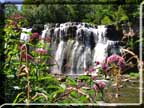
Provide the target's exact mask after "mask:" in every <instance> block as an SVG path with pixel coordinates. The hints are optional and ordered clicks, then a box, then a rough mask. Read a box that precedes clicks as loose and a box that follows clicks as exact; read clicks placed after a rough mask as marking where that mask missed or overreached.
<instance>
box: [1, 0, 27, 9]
mask: <svg viewBox="0 0 144 108" xmlns="http://www.w3.org/2000/svg"><path fill="white" fill-rule="evenodd" d="M23 1H24V0H0V2H2V3H4V2H13V3H22V2H23ZM16 6H17V7H18V10H20V9H21V4H16Z"/></svg>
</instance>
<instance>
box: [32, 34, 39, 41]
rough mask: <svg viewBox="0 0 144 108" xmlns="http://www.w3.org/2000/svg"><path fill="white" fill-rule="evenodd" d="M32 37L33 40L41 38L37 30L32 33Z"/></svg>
mask: <svg viewBox="0 0 144 108" xmlns="http://www.w3.org/2000/svg"><path fill="white" fill-rule="evenodd" d="M31 39H32V40H33V39H39V34H38V33H37V32H35V33H32V35H31Z"/></svg>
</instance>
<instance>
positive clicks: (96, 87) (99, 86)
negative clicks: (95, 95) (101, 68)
mask: <svg viewBox="0 0 144 108" xmlns="http://www.w3.org/2000/svg"><path fill="white" fill-rule="evenodd" d="M105 87H106V84H105V83H104V82H102V81H98V82H96V83H95V84H94V85H93V89H94V90H96V91H98V90H99V89H104V88H105Z"/></svg>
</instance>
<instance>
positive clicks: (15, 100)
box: [13, 92, 24, 105]
mask: <svg viewBox="0 0 144 108" xmlns="http://www.w3.org/2000/svg"><path fill="white" fill-rule="evenodd" d="M22 94H24V92H21V93H19V94H18V95H17V96H16V98H15V99H14V101H13V105H15V104H16V102H17V100H18V98H19V97H20V96H21V95H22Z"/></svg>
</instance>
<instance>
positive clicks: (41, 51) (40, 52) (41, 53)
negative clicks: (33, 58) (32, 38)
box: [35, 48, 47, 55]
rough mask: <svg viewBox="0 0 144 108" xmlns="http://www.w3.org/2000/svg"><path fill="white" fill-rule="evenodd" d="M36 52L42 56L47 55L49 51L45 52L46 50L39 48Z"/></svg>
mask: <svg viewBox="0 0 144 108" xmlns="http://www.w3.org/2000/svg"><path fill="white" fill-rule="evenodd" d="M35 52H36V53H37V54H40V55H43V54H47V50H45V49H43V48H37V49H36V50H35Z"/></svg>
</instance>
